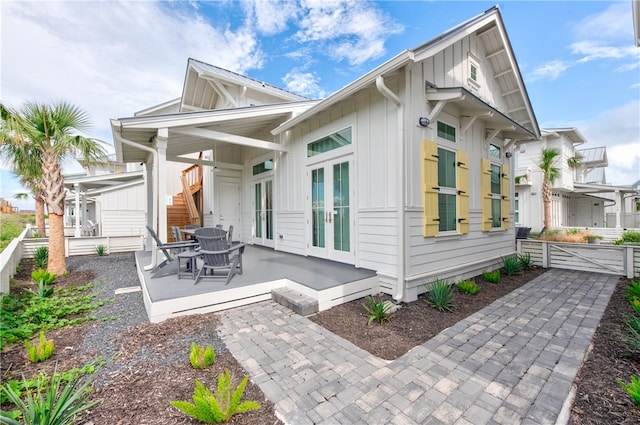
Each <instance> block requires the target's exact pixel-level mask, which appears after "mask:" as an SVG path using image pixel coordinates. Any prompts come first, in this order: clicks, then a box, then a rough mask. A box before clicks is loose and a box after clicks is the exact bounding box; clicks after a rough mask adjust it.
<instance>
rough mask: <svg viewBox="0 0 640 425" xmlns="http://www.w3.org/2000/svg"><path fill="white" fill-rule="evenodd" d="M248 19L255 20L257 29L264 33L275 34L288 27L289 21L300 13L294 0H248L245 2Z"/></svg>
mask: <svg viewBox="0 0 640 425" xmlns="http://www.w3.org/2000/svg"><path fill="white" fill-rule="evenodd" d="M243 5H244V9H245V11H246V13H247V15H248V16H247V21H248V22H254V23H255V27H256V30H257V31H259V32H260V33H262V34H264V35H274V34H278V33H280V32H283V31H285V30H286V29H287V25H288V21H289V20H291V19H294V18H295V17H296V15H297V14H298V11H299V9H298V4H297V3H296V2H294V1H289V0H284V1H274V0H247V1H245V2H244V3H243Z"/></svg>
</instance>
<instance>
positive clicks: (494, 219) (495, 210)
mask: <svg viewBox="0 0 640 425" xmlns="http://www.w3.org/2000/svg"><path fill="white" fill-rule="evenodd" d="M501 207H502V201H501V200H500V199H492V200H491V227H500V226H502V219H501V218H500V213H501V212H502V208H501Z"/></svg>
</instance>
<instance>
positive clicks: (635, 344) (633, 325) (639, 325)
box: [625, 315, 640, 350]
mask: <svg viewBox="0 0 640 425" xmlns="http://www.w3.org/2000/svg"><path fill="white" fill-rule="evenodd" d="M625 323H626V325H627V329H628V330H629V333H630V334H631V335H630V337H629V345H630V346H631V348H633V349H634V350H640V317H638V316H635V315H630V316H628V317H627V320H626V321H625Z"/></svg>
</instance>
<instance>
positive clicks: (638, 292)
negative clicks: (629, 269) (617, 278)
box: [624, 279, 640, 301]
mask: <svg viewBox="0 0 640 425" xmlns="http://www.w3.org/2000/svg"><path fill="white" fill-rule="evenodd" d="M624 290H625V291H627V293H626V294H624V296H625V298H626V299H628V300H630V301H632V300H634V299H640V280H635V279H634V280H632V281H631V283H629V285H627V286H625V287H624Z"/></svg>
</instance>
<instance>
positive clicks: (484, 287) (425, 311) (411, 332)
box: [310, 267, 546, 360]
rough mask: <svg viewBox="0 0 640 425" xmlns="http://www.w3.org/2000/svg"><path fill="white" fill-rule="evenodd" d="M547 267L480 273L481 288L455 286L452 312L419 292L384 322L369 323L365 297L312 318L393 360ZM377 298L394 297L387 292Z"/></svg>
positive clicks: (379, 355) (372, 351) (373, 352)
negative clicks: (493, 277) (490, 278)
mask: <svg viewBox="0 0 640 425" xmlns="http://www.w3.org/2000/svg"><path fill="white" fill-rule="evenodd" d="M545 271H546V270H545V269H542V268H538V267H534V268H532V269H530V270H527V271H526V272H525V273H519V274H517V275H514V276H502V279H501V280H500V282H499V283H490V282H487V281H486V280H485V279H484V277H482V276H478V277H476V278H475V279H474V280H475V282H476V283H477V284H478V285H479V286H480V287H481V290H480V292H478V293H477V294H475V295H469V294H465V293H462V292H460V291H458V290H457V289H456V290H454V296H453V311H451V312H447V311H445V312H441V311H438V310H436V309H435V308H433V307H429V306H428V305H427V303H426V302H425V300H424V296H420V297H419V298H418V300H417V301H414V302H410V303H405V304H402V308H400V309H399V310H398V311H397V312H396V313H394V315H393V318H392V319H391V321H389V322H385V323H384V324H383V325H380V324H378V323H377V322H374V323H371V324H370V325H367V321H368V317H369V316H368V314H367V312H366V311H365V309H364V307H363V306H362V304H363V300H362V299H360V300H355V301H351V302H349V303H346V304H342V305H339V306H336V307H333V308H331V309H329V310H326V311H323V312H320V313H318V314H316V315H314V316H312V317H311V318H310V319H311V320H312V321H314V322H316V323H317V324H319V325H321V326H323V327H325V328H326V329H329V330H330V331H332V332H334V333H336V334H338V335H340V336H341V337H343V338H345V339H347V340H349V341H351V342H352V343H354V344H355V345H357V346H359V347H361V348H363V349H365V350H367V351H368V352H370V353H371V354H374V355H376V356H378V357H381V358H383V359H387V360H394V359H397V358H398V357H400V356H402V355H403V354H405V353H406V352H407V351H409V350H410V349H412V348H413V347H415V346H417V345H420V344H422V343H424V342H426V341H427V340H429V339H431V338H433V337H434V336H436V335H437V334H439V333H440V332H441V331H443V330H444V329H446V328H448V327H450V326H452V325H454V324H456V323H457V322H459V321H460V320H462V319H464V318H465V317H467V316H470V315H471V314H473V313H475V312H476V311H479V310H481V309H482V308H483V307H485V306H487V305H489V304H491V303H492V302H493V301H495V300H497V299H498V298H500V297H502V296H504V295H506V294H508V293H509V292H511V291H513V290H514V289H516V288H519V287H520V286H522V285H524V284H525V283H527V282H529V281H530V280H532V279H534V278H535V277H537V276H539V275H540V274H542V273H544V272H545ZM374 298H375V299H377V300H382V299H391V298H390V297H389V296H387V295H381V296H378V297H374Z"/></svg>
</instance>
